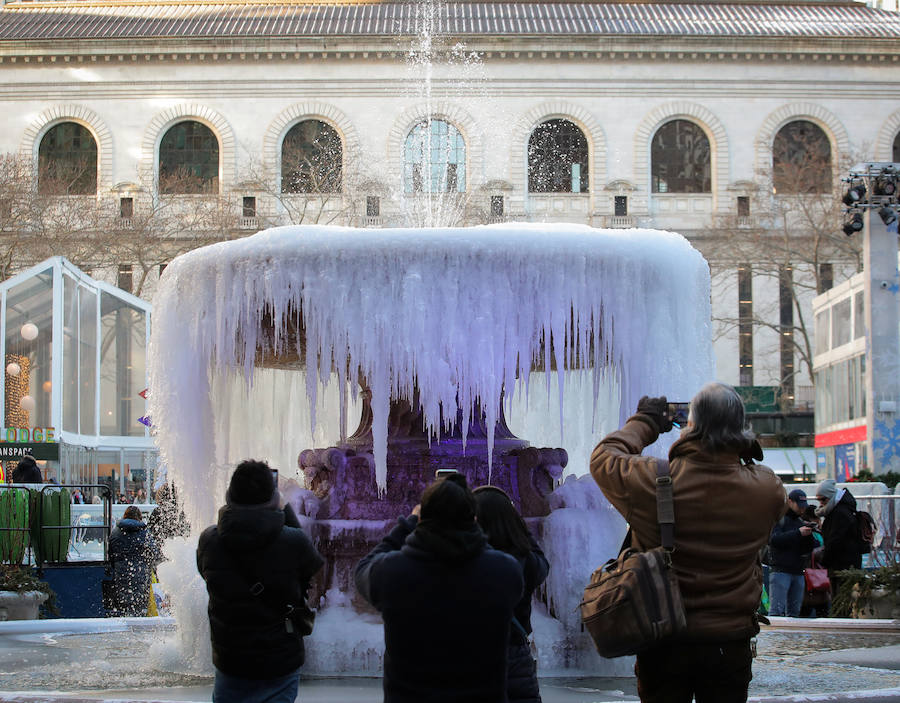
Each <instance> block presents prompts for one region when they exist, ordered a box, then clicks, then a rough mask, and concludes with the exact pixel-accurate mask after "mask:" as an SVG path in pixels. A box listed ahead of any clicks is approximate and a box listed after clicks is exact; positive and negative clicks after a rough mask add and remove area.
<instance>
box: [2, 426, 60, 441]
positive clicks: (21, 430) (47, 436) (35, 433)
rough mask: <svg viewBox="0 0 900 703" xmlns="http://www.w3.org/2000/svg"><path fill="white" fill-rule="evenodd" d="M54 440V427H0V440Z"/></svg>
mask: <svg viewBox="0 0 900 703" xmlns="http://www.w3.org/2000/svg"><path fill="white" fill-rule="evenodd" d="M55 441H56V428H55V427H0V442H55Z"/></svg>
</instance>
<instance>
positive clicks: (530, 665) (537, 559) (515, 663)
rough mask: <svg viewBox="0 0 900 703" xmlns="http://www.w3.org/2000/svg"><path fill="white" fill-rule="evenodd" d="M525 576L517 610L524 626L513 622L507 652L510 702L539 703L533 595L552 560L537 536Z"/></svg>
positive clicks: (522, 560) (525, 561) (524, 562)
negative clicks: (531, 640) (531, 637)
mask: <svg viewBox="0 0 900 703" xmlns="http://www.w3.org/2000/svg"><path fill="white" fill-rule="evenodd" d="M519 564H520V565H521V566H522V573H523V575H524V580H525V590H524V592H523V594H522V598H521V600H519V602H518V603H517V604H516V607H515V608H514V610H513V613H514V614H515V617H516V621H517V622H518V623H519V624H520V625H521V626H522V630H524V632H522V630H520V629H519V628H518V627H515V626H513V628H512V630H511V631H510V644H509V650H508V652H507V655H506V657H507V671H508V676H507V681H506V686H507V699H508V700H509V703H539V702H540V700H541V693H540V687H539V685H538V680H537V666H536V663H535V661H534V657H533V656H532V654H531V647H530V646H529V645H528V642H527V639H526V635H527V634H531V631H532V630H531V599H532V596H533V595H534V591H535V589H536V588H537V587H538V586H540V585H541V584H542V583H543V582H544V580H545V579H546V578H547V574H548V573H549V571H550V564H549V563H548V562H547V557H545V556H544V552H543V551H541V548H540V547H539V546H538V544H537V542H535V541H534V539H533V538H532V539H531V551H530V552H528V554H526V555H525V556H524V557H522V558H520V559H519Z"/></svg>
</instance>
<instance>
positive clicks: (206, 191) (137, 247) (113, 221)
mask: <svg viewBox="0 0 900 703" xmlns="http://www.w3.org/2000/svg"><path fill="white" fill-rule="evenodd" d="M153 185H154V184H152V183H146V182H144V183H141V184H140V185H139V186H138V187H136V188H134V189H133V190H130V191H128V195H127V196H125V197H124V198H123V197H119V198H117V199H108V200H107V201H106V202H105V203H104V208H103V214H102V217H101V222H102V226H103V229H104V232H105V234H106V238H105V240H106V242H107V244H108V247H109V248H108V251H107V252H106V258H107V260H108V261H109V262H110V263H112V264H114V263H116V262H124V263H130V264H132V265H136V266H137V268H138V272H137V273H138V275H137V277H136V279H135V280H134V283H133V286H134V287H133V289H132V291H131V292H132V293H134V294H135V295H138V296H140V295H141V294H142V293H143V292H144V288H145V285H146V283H147V280H148V278H149V277H150V276H151V274H153V273H154V272H156V271H158V270H159V269H160V268H161V267H162V266H164V265H165V264H167V263H168V262H169V261H171V260H172V259H173V258H175V257H176V256H178V255H179V254H183V253H185V252H187V251H191V250H192V249H196V248H198V247H201V246H206V245H207V244H212V243H214V242H218V241H223V240H226V239H229V238H231V237H233V236H234V235H235V233H236V231H237V224H238V206H237V204H236V203H232V202H231V201H230V199H229V198H228V197H226V196H223V195H220V194H219V193H218V192H217V188H216V187H215V184H212V185H211V184H209V183H208V182H206V181H204V179H202V178H199V177H197V176H196V175H194V174H193V173H191V172H190V171H189V170H187V169H179V170H177V171H174V172H171V173H168V174H166V176H165V180H164V182H161V183H159V187H158V188H154V187H153ZM120 195H121V194H120Z"/></svg>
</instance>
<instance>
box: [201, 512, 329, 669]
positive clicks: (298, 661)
mask: <svg viewBox="0 0 900 703" xmlns="http://www.w3.org/2000/svg"><path fill="white" fill-rule="evenodd" d="M286 514H287V519H288V522H289V523H292V524H295V525H297V526H296V527H291V526H288V525H286V524H285V517H286ZM323 563H324V561H323V559H322V557H321V556H320V555H319V553H318V552H317V551H316V549H315V547H314V546H313V544H312V542H311V541H310V539H309V537H308V536H307V535H306V533H305V532H304V531H303V530H302V529H301V528H300V527H299V523H298V522H297V518H296V516H295V515H294V513H293V510H292V509H291V508H290V506H287V507H286V508H285V510H284V511H282V510H278V509H277V508H272V507H270V506H268V505H259V506H254V505H225V506H224V507H222V508H221V509H220V510H219V520H218V522H217V523H216V524H215V525H213V526H211V527H208V528H206V530H204V531H203V533H202V534H201V535H200V541H199V542H198V545H197V569H198V571H199V572H200V575H201V576H202V577H203V579H204V580H205V581H206V590H207V591H208V592H209V608H208V611H209V629H210V637H211V639H212V656H213V665H214V666H215V667H216V668H217V669H218V670H219V671H221V672H222V673H225V674H228V675H231V676H237V677H241V678H246V679H271V678H277V677H279V676H286V675H287V674H289V673H291V672H292V671H296V670H297V669H299V668H300V666H301V665H302V664H303V660H304V656H305V652H304V648H303V638H302V637H301V636H300V635H299V634H297V633H296V632H295V631H293V632H289V631H288V628H287V626H286V624H285V616H286V612H287V604H288V603H290V604H294V605H299V604H302V603H303V602H304V599H305V596H306V589H307V588H308V587H309V581H310V579H311V578H312V577H313V576H314V575H315V573H316V572H317V571H318V570H319V569H320V568H322V564H323ZM257 581H258V582H259V583H261V584H262V585H263V592H262V593H260V594H259V595H254V594H253V593H251V587H252V586H253V585H254V584H255V583H256V582H257ZM282 604H283V605H282Z"/></svg>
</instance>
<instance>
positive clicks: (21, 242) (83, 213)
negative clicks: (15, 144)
mask: <svg viewBox="0 0 900 703" xmlns="http://www.w3.org/2000/svg"><path fill="white" fill-rule="evenodd" d="M36 176H37V177H36ZM78 178H79V174H76V173H74V172H73V171H72V169H71V168H70V169H67V170H65V172H63V171H59V170H52V169H49V168H47V167H44V168H43V169H42V170H41V172H39V173H38V174H35V168H34V166H33V165H32V164H31V162H30V161H29V160H28V159H26V158H25V157H23V156H21V155H19V154H3V155H0V275H2V276H3V278H7V277H8V276H10V275H11V274H12V273H13V272H14V271H15V270H20V269H23V268H27V267H28V266H31V265H33V264H36V263H38V262H40V261H42V260H44V259H46V258H48V257H50V256H55V255H62V256H65V257H66V258H68V259H70V260H71V261H72V262H73V263H75V264H76V265H82V266H86V265H89V264H90V262H91V261H92V260H94V259H95V258H96V257H97V255H98V253H99V252H101V251H103V250H104V243H103V242H102V241H100V238H99V237H98V232H99V223H100V210H99V208H98V199H97V197H96V196H95V195H85V194H82V189H80V188H73V187H72V184H73V183H75V182H77V181H78Z"/></svg>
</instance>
